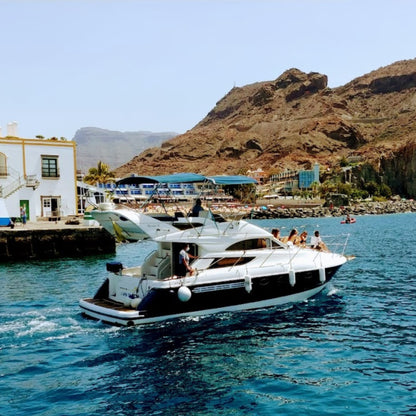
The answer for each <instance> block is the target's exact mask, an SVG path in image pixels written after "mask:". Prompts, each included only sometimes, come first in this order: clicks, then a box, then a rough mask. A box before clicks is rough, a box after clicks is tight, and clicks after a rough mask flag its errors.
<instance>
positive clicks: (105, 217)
mask: <svg viewBox="0 0 416 416" xmlns="http://www.w3.org/2000/svg"><path fill="white" fill-rule="evenodd" d="M195 183H210V184H215V185H241V184H254V183H256V180H254V179H253V178H248V177H246V176H209V177H207V176H203V175H199V174H196V173H176V174H172V175H160V176H136V175H133V176H128V177H126V178H123V179H120V180H119V181H117V182H116V185H117V186H124V187H126V186H132V187H133V188H132V189H134V187H137V186H143V184H152V186H154V187H153V188H152V193H151V194H150V195H149V198H148V200H147V201H146V202H144V203H143V205H142V208H141V209H132V208H128V207H126V206H119V205H118V204H115V203H113V202H104V203H101V204H99V205H98V206H97V207H96V208H95V209H93V210H91V211H89V215H90V216H91V217H92V218H93V219H94V220H96V221H97V222H98V223H99V224H100V225H101V226H102V227H103V228H105V229H106V230H107V231H108V232H109V233H110V234H112V235H113V236H114V237H115V238H116V239H117V240H118V241H128V242H134V241H139V240H144V239H146V238H149V236H151V237H156V236H158V235H162V234H166V233H169V232H172V231H175V230H176V229H180V230H183V229H186V228H191V227H199V226H201V225H203V224H205V223H206V219H205V218H203V215H202V216H200V217H199V218H198V217H192V216H189V215H187V214H188V213H186V212H185V213H184V212H181V211H177V212H175V213H174V215H169V214H168V213H167V212H160V213H155V212H151V211H147V207H148V205H149V204H150V202H151V201H152V199H153V196H154V195H155V194H156V195H157V194H158V192H159V190H160V188H161V189H163V190H165V191H167V190H169V188H166V186H167V185H176V184H181V185H182V186H185V185H186V184H195ZM205 213H206V212H205ZM216 220H217V221H219V220H221V218H219V216H216ZM145 230H146V231H145Z"/></svg>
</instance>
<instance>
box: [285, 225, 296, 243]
mask: <svg viewBox="0 0 416 416" xmlns="http://www.w3.org/2000/svg"><path fill="white" fill-rule="evenodd" d="M297 240H298V230H297V229H296V228H294V229H293V230H292V231H291V232H290V233H289V236H288V237H283V239H282V241H283V242H284V243H286V244H288V245H291V246H293V245H294V244H296V241H297Z"/></svg>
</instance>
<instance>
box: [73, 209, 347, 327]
mask: <svg viewBox="0 0 416 416" xmlns="http://www.w3.org/2000/svg"><path fill="white" fill-rule="evenodd" d="M203 221H204V224H203V225H201V226H198V227H191V228H188V229H185V230H178V229H176V228H174V229H170V228H169V229H168V228H167V229H166V230H165V231H163V232H161V231H160V230H159V231H157V230H158V228H157V224H154V223H153V222H151V223H147V222H143V224H141V225H140V226H141V227H143V231H144V232H145V233H147V234H148V235H149V236H150V237H151V239H152V240H154V241H155V242H157V249H156V250H155V251H154V252H153V253H151V254H149V255H148V256H147V258H146V260H145V261H144V263H143V264H141V265H139V266H136V267H124V265H122V264H121V263H107V270H108V275H107V276H106V277H105V279H104V283H103V284H102V285H101V287H100V288H99V289H98V291H97V292H96V294H95V295H94V296H93V297H91V298H85V299H82V300H80V307H81V309H82V312H83V314H84V315H85V316H87V317H90V318H94V319H98V320H101V321H103V322H107V323H111V324H116V325H126V326H132V325H139V324H146V323H153V322H158V321H162V320H166V319H174V318H178V317H184V316H195V315H207V314H213V313H217V312H225V311H236V310H248V309H255V308H265V307H271V306H275V305H281V304H286V303H291V302H299V301H303V300H305V299H307V298H309V297H311V296H314V295H316V294H317V293H318V292H320V291H322V290H323V289H324V288H325V287H326V286H327V285H328V284H329V282H330V281H331V279H332V278H333V276H334V274H335V273H336V271H337V270H338V269H339V268H340V267H341V266H342V265H343V264H344V263H345V262H346V260H347V258H346V257H345V256H344V255H343V251H344V250H345V245H343V246H342V247H343V250H341V253H339V254H337V253H334V252H326V251H317V250H314V249H311V248H301V247H298V246H293V245H286V244H284V243H282V242H280V241H279V240H276V239H275V238H274V237H273V236H272V235H271V234H270V233H269V232H268V231H266V230H264V229H263V228H261V227H258V226H256V225H254V224H251V223H249V222H246V221H243V220H232V221H223V222H217V221H215V220H214V219H213V218H212V217H210V216H209V215H205V216H204V217H203ZM155 225H156V227H155ZM159 226H160V224H159ZM168 227H173V225H170V224H168ZM185 244H188V245H189V246H190V248H191V251H190V252H191V253H192V254H193V256H194V257H196V258H195V259H194V261H193V263H192V265H191V267H192V268H193V270H194V272H193V274H192V275H190V274H189V273H188V274H187V275H185V276H182V275H181V274H183V273H180V272H179V252H180V250H181V249H182V248H183V247H184V245H185ZM138 249H140V244H139V245H138Z"/></svg>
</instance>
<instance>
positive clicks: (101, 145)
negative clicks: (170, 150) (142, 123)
mask: <svg viewBox="0 0 416 416" xmlns="http://www.w3.org/2000/svg"><path fill="white" fill-rule="evenodd" d="M176 135H177V134H176V133H172V132H165V133H152V132H149V131H135V132H133V131H132V132H120V131H112V130H105V129H100V128H96V127H83V128H81V129H79V130H78V131H77V132H76V133H75V136H74V139H73V140H74V141H76V143H77V167H78V169H80V170H81V171H82V172H84V173H86V172H88V169H89V168H91V167H96V166H97V163H98V162H99V161H100V160H101V161H102V162H104V163H106V164H107V165H109V166H110V169H116V168H117V167H119V166H121V165H123V164H124V163H126V162H128V161H129V160H131V159H132V158H133V157H134V156H135V155H137V154H138V153H141V152H143V151H144V150H145V149H147V148H149V147H153V146H159V145H160V144H161V143H163V142H164V141H166V140H169V139H171V138H172V137H174V136H176Z"/></svg>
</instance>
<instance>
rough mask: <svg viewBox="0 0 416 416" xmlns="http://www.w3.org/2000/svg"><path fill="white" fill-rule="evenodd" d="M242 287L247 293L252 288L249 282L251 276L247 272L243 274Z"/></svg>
mask: <svg viewBox="0 0 416 416" xmlns="http://www.w3.org/2000/svg"><path fill="white" fill-rule="evenodd" d="M244 287H245V289H246V291H247V293H250V292H251V289H252V288H253V284H252V283H251V276H250V275H249V274H246V275H245V276H244Z"/></svg>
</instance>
